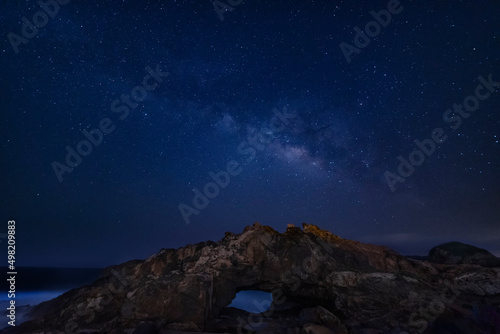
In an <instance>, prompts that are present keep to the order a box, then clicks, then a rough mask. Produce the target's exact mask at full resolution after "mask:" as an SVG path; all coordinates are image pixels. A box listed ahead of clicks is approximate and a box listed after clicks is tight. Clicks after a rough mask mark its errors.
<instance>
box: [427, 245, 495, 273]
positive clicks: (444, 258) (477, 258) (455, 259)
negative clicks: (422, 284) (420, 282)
mask: <svg viewBox="0 0 500 334" xmlns="http://www.w3.org/2000/svg"><path fill="white" fill-rule="evenodd" d="M428 260H429V261H430V262H434V263H442V264H478V265H480V266H484V267H496V266H500V258H497V257H496V256H495V255H493V254H491V253H490V252H488V251H487V250H486V249H482V248H478V247H475V246H472V245H467V244H464V243H461V242H458V241H454V242H448V243H445V244H442V245H439V246H436V247H434V248H432V249H431V250H430V252H429V256H428Z"/></svg>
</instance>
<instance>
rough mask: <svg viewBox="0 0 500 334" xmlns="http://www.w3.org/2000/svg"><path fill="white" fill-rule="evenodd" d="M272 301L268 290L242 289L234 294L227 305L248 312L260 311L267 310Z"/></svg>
mask: <svg viewBox="0 0 500 334" xmlns="http://www.w3.org/2000/svg"><path fill="white" fill-rule="evenodd" d="M272 301H273V296H272V294H271V293H270V292H264V291H259V290H244V291H240V292H238V293H237V294H236V297H235V298H234V299H233V301H232V302H231V304H230V305H229V307H234V308H238V309H240V310H244V311H247V312H250V313H261V312H265V311H267V310H269V306H270V305H271V302H272Z"/></svg>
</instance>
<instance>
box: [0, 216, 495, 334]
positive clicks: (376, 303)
mask: <svg viewBox="0 0 500 334" xmlns="http://www.w3.org/2000/svg"><path fill="white" fill-rule="evenodd" d="M242 290H262V291H267V292H272V295H273V303H272V304H271V307H270V308H269V309H268V310H265V309H263V310H262V311H263V312H262V313H260V314H249V313H247V312H245V311H242V310H238V309H233V308H229V307H228V305H229V304H230V303H231V301H232V299H233V298H234V297H235V295H236V293H237V292H239V291H242ZM499 307H500V268H484V267H480V266H474V265H468V264H464V265H443V264H432V263H429V262H423V261H417V260H412V259H407V258H405V257H403V256H401V255H399V254H397V253H396V252H394V251H392V250H391V249H388V248H386V247H382V246H374V245H369V244H364V243H360V242H356V241H350V240H345V239H342V238H340V237H338V236H336V235H334V234H332V233H330V232H327V231H324V230H321V229H319V228H318V227H316V226H314V225H308V224H303V229H301V228H298V227H294V226H289V227H288V228H287V230H286V232H285V233H278V232H277V231H275V230H274V229H272V228H271V227H268V226H262V225H260V224H258V223H255V224H254V225H253V226H248V227H246V228H245V229H244V231H243V233H241V234H232V233H229V232H228V233H226V235H225V237H224V238H223V239H222V240H220V241H218V242H202V243H198V244H195V245H187V246H185V247H182V248H179V249H163V250H161V251H160V252H159V253H158V254H155V255H153V256H151V257H150V258H148V259H147V260H145V261H130V262H126V263H123V264H121V265H118V266H112V267H109V268H108V269H107V270H106V271H105V272H104V274H103V275H102V277H101V278H100V279H98V280H97V281H96V282H94V283H93V284H92V285H89V286H84V287H81V288H79V289H74V290H71V291H69V292H67V293H65V294H63V295H62V296H60V297H58V298H56V299H53V300H51V301H48V302H45V303H42V304H40V305H38V306H36V307H34V308H33V310H32V317H33V318H32V319H33V320H31V321H29V322H26V323H24V324H22V325H21V326H19V327H16V328H10V329H7V330H4V331H2V333H49V332H50V333H116V334H118V333H136V334H137V333H180V332H183V331H184V332H199V331H205V332H213V333H215V332H218V333H222V332H225V333H260V334H263V333H356V334H361V333H365V334H366V333H404V332H407V333H422V332H424V333H446V332H450V333H451V332H452V330H454V328H468V329H467V330H469V332H475V333H483V332H484V333H494V331H495V330H497V331H498V330H499V328H500V308H499ZM495 326H497V327H495ZM470 328H471V329H470ZM469 332H467V333H469ZM453 333H455V332H453ZM456 333H460V331H458V330H457V331H456ZM464 333H465V332H464Z"/></svg>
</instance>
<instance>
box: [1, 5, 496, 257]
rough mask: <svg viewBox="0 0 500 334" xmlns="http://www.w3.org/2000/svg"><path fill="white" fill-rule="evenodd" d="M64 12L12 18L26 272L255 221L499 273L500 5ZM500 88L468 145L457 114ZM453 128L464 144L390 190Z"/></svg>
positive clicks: (14, 187)
mask: <svg viewBox="0 0 500 334" xmlns="http://www.w3.org/2000/svg"><path fill="white" fill-rule="evenodd" d="M222 2H223V3H225V2H224V1H222ZM234 3H236V2H234ZM47 4H48V6H49V7H46V8H42V7H40V5H39V4H38V3H37V2H36V1H18V2H16V4H14V3H8V4H7V3H2V4H1V5H0V13H1V14H0V15H1V19H2V20H1V22H2V40H3V44H2V45H1V55H0V56H1V61H2V66H1V71H2V75H1V90H0V101H1V106H2V108H3V109H2V110H3V114H2V115H3V121H2V123H1V124H2V127H1V131H0V145H1V148H2V151H1V152H2V162H1V166H2V179H1V189H2V192H1V197H0V200H1V204H2V210H1V212H0V217H1V218H2V219H1V221H3V222H4V226H5V228H4V231H6V228H7V227H6V226H7V225H6V222H7V220H11V219H15V220H16V222H17V238H18V240H17V244H18V248H19V250H18V252H17V253H18V256H19V260H18V261H19V262H18V264H19V265H21V264H23V265H27V266H28V265H43V266H102V265H108V264H112V263H117V262H121V261H125V260H129V259H132V258H145V257H147V256H149V255H150V254H152V253H154V252H156V251H158V250H159V249H161V248H169V247H178V246H182V245H184V244H187V243H195V242H199V241H205V240H209V239H213V240H217V239H218V238H219V237H220V236H221V235H223V234H224V232H225V231H232V232H240V231H241V230H242V229H243V227H244V226H246V225H249V224H252V223H253V222H255V221H259V222H260V223H261V224H266V225H270V226H272V227H274V228H275V229H277V230H279V231H283V230H284V229H285V228H286V224H288V223H293V224H296V225H300V224H301V223H302V222H307V223H312V224H316V225H318V226H320V227H321V228H324V229H327V230H330V231H332V232H333V233H335V234H338V235H340V236H342V237H344V238H350V239H355V240H360V241H364V242H371V243H376V244H384V245H387V246H390V247H393V248H395V249H396V250H397V251H399V252H401V253H404V254H421V255H423V254H426V253H427V252H428V250H429V249H430V248H431V247H432V246H434V245H436V244H439V243H442V242H447V241H451V240H457V241H462V242H468V243H472V244H475V245H477V246H480V247H484V248H487V249H489V250H490V251H492V252H494V253H496V254H497V255H500V249H499V248H498V244H499V241H500V240H499V237H498V236H499V235H500V233H499V232H500V231H499V226H500V225H499V224H498V223H499V220H500V197H499V194H500V160H499V156H500V155H499V149H500V144H499V143H498V138H499V136H500V132H499V126H500V116H499V113H500V91H499V89H498V86H496V85H497V84H495V83H496V82H498V81H500V67H499V66H498V64H499V52H500V21H499V20H498V17H500V5H498V4H497V3H494V2H485V3H481V4H477V3H476V2H473V1H462V2H460V3H454V4H443V3H439V4H437V3H435V2H434V1H419V2H406V1H401V2H400V3H399V5H398V6H397V2H395V1H389V2H387V1H382V2H376V3H372V2H368V1H357V2H352V1H340V2H339V1H336V2H335V5H333V4H331V3H328V4H327V2H326V1H325V2H324V3H314V4H306V3H301V2H298V1H297V2H291V3H290V2H285V1H278V2H273V3H272V4H271V3H259V2H244V3H241V4H238V5H237V6H236V5H235V6H232V7H233V8H229V7H227V8H225V7H224V6H223V7H218V8H214V5H213V4H212V3H211V2H210V1H204V2H203V1H202V2H199V3H191V2H188V1H174V2H169V4H161V3H160V2H154V1H117V2H113V1H106V2H99V3H93V4H88V3H81V2H78V1H74V0H73V1H59V3H57V2H55V1H48V2H47ZM54 4H58V5H57V7H58V9H57V10H55V6H54ZM51 6H52V7H51ZM228 6H229V5H228ZM224 8H225V9H224ZM229 9H231V10H229ZM391 10H392V12H391ZM39 12H40V13H42V14H40V13H39ZM43 13H46V14H43ZM384 13H392V14H390V15H391V17H390V22H389V20H388V18H387V15H386V16H384V15H385V14H384ZM381 15H382V16H381ZM221 17H222V18H223V20H221ZM377 17H378V19H377ZM23 18H24V19H23ZM384 20H385V21H384ZM27 21H28V22H29V23H26V22H27ZM370 22H373V23H370ZM377 22H380V23H377ZM37 24H38V25H39V26H38V27H37ZM377 25H379V26H378V28H377ZM30 26H31V28H30ZM367 27H368V28H367ZM30 29H31V30H30ZM34 29H35V30H36V33H35V30H34ZM366 29H368V30H366ZM369 29H372V30H371V31H370V30H369ZM356 34H361V35H360V36H357V37H356ZM370 34H371V35H372V37H370V38H369V43H368V42H367V40H365V41H364V42H363V40H362V39H363V38H361V37H363V36H365V37H366V36H367V35H370ZM360 38H361V39H360ZM342 43H345V44H342ZM363 43H364V44H363ZM347 44H349V45H351V47H352V48H350V49H349V50H351V51H350V54H349V56H348V57H347V56H346V49H345V45H347ZM341 45H344V48H342V46H341ZM354 48H356V49H357V50H358V51H359V52H358V51H353V50H354ZM347 60H349V62H348V61H347ZM155 73H156V74H155ZM158 73H163V74H162V75H160V74H158ZM167 73H168V74H167ZM490 75H491V78H492V81H493V84H492V87H493V88H492V89H493V90H492V91H491V95H490V96H489V97H488V98H487V99H485V100H481V101H480V104H479V107H478V108H477V109H475V110H474V111H472V112H470V115H469V116H467V118H464V117H462V121H463V122H462V124H461V125H460V127H459V128H457V129H453V128H452V126H453V125H455V124H456V123H455V122H451V121H450V122H447V121H446V120H445V119H443V117H444V116H443V115H444V114H445V113H446V112H447V110H448V109H450V108H451V109H452V110H453V105H454V104H462V103H465V102H464V99H466V98H467V97H468V96H471V95H474V93H475V89H476V87H477V86H478V85H479V84H481V80H480V79H479V77H481V76H482V77H483V78H485V79H488V76H490ZM148 76H149V77H148ZM483 88H484V87H483ZM483 88H482V89H481V93H482V94H484V93H485V92H486V91H487V90H484V89H487V88H484V89H483ZM286 113H288V114H289V115H293V116H289V117H288V118H287V117H285V116H283V115H284V114H286ZM278 114H279V116H278ZM457 114H458V111H454V112H452V113H451V114H448V115H447V116H449V117H454V116H456V115H457ZM103 122H104V123H103ZM435 128H442V129H443V131H444V133H445V134H446V135H447V139H446V141H443V142H441V143H437V144H435V145H436V147H435V150H434V151H433V152H432V154H430V155H423V157H424V158H425V161H423V162H422V163H421V164H420V163H418V164H419V165H418V166H416V167H415V170H414V172H412V173H411V175H408V176H404V177H403V178H404V182H397V183H396V184H395V187H394V189H391V187H390V185H389V184H388V181H387V178H386V174H385V173H386V172H390V173H393V175H400V174H398V166H399V164H400V161H401V160H398V157H399V156H401V157H403V158H404V159H406V160H408V159H410V155H411V154H412V152H413V151H414V150H416V149H418V147H417V146H416V144H415V140H418V141H423V140H425V139H428V138H432V131H433V129H435ZM111 129H112V130H111ZM82 141H83V143H82ZM80 143H81V144H80ZM426 143H429V142H426ZM428 145H430V144H428ZM68 147H69V148H70V150H69V151H68ZM71 150H72V151H73V153H71V154H70V155H72V157H70V158H69V160H68V161H69V164H68V161H66V159H67V155H68V154H69V153H68V152H70V151H71ZM90 151H91V152H90ZM89 152H90V153H89ZM77 156H78V157H79V158H80V160H81V161H80V160H79V158H78V157H77ZM418 158H419V156H417V155H415V154H414V155H413V156H412V159H413V160H412V161H413V162H415V161H416V160H415V159H418ZM78 161H79V162H78ZM55 162H57V164H54V163H55ZM77 162H78V163H77ZM54 166H57V167H54ZM57 168H59V169H57ZM57 170H59V176H60V177H59V176H58V172H57ZM399 177H402V176H399ZM183 212H184V214H183ZM186 217H188V218H187V219H186ZM187 223H188V224H187ZM0 232H1V231H0ZM4 233H5V232H4ZM0 240H2V239H0Z"/></svg>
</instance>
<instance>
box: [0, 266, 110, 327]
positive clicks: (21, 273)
mask: <svg viewBox="0 0 500 334" xmlns="http://www.w3.org/2000/svg"><path fill="white" fill-rule="evenodd" d="M101 270H102V269H93V268H18V269H17V275H16V292H15V299H14V300H15V302H16V304H15V305H16V325H20V324H21V323H22V322H24V321H26V320H27V316H26V311H27V309H26V308H23V307H22V306H26V305H31V306H33V305H37V304H39V303H41V302H44V301H47V300H50V299H53V298H56V297H57V296H60V295H62V294H63V293H65V292H66V291H69V290H71V289H74V288H77V287H80V286H83V285H86V284H90V283H92V282H93V281H95V280H96V279H97V278H98V277H99V275H100V273H101ZM5 272H7V270H6V269H5ZM5 281H6V280H5ZM0 286H1V289H2V292H1V294H0V309H1V310H2V320H1V321H0V328H4V327H7V326H9V325H8V324H7V321H8V318H7V317H6V315H7V307H8V306H9V303H10V299H9V298H8V293H7V291H8V290H9V288H8V286H7V285H6V282H2V283H1V284H0Z"/></svg>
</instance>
